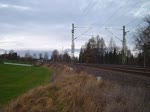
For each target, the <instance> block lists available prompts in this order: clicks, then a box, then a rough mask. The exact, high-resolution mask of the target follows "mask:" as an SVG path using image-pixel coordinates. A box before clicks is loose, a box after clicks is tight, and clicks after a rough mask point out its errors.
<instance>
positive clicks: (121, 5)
mask: <svg viewBox="0 0 150 112" xmlns="http://www.w3.org/2000/svg"><path fill="white" fill-rule="evenodd" d="M128 2H129V0H127V1H126V2H125V3H124V4H123V5H121V6H120V7H119V9H117V10H116V11H115V12H114V13H113V14H112V15H111V16H110V17H109V18H108V19H107V20H106V21H105V22H104V24H103V26H104V25H105V24H106V23H107V22H108V21H109V20H110V19H111V18H112V17H113V16H114V15H116V14H117V13H118V12H119V11H120V9H122V8H123V7H124V6H125V4H127V3H128Z"/></svg>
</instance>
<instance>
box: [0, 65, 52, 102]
mask: <svg viewBox="0 0 150 112" xmlns="http://www.w3.org/2000/svg"><path fill="white" fill-rule="evenodd" d="M50 74H51V71H49V70H48V69H47V68H42V67H24V66H15V65H4V64H0V105H4V104H6V103H7V102H8V101H10V100H11V99H14V98H15V97H17V96H19V95H21V94H23V93H25V92H27V91H28V90H29V89H31V88H34V87H37V86H39V85H42V84H45V83H48V82H49V80H50Z"/></svg>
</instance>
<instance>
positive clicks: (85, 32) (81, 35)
mask: <svg viewBox="0 0 150 112" xmlns="http://www.w3.org/2000/svg"><path fill="white" fill-rule="evenodd" d="M91 29H92V28H89V29H88V30H86V31H85V32H83V33H81V34H80V35H78V36H77V37H75V38H74V39H77V38H79V37H80V36H82V35H85V34H86V33H87V32H89V31H90V30H91Z"/></svg>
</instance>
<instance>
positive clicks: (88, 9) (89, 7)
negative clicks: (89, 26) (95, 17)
mask: <svg viewBox="0 0 150 112" xmlns="http://www.w3.org/2000/svg"><path fill="white" fill-rule="evenodd" d="M93 1H94V0H91V1H90V2H89V4H88V6H87V8H85V9H84V11H83V15H84V16H83V15H82V16H81V17H80V18H79V19H78V21H77V23H79V22H80V21H81V20H82V21H83V19H81V18H83V17H85V16H87V15H88V13H89V11H90V10H91V9H92V8H93V7H94V6H95V5H96V3H97V1H95V2H94V3H93V5H91V4H92V2H93ZM86 10H87V11H86ZM84 12H85V14H84Z"/></svg>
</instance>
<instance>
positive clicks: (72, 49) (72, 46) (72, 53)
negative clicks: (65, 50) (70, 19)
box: [71, 24, 75, 62]
mask: <svg viewBox="0 0 150 112" xmlns="http://www.w3.org/2000/svg"><path fill="white" fill-rule="evenodd" d="M74 30H75V29H74V24H72V45H71V56H72V62H74V48H75V47H74V46H75V45H74Z"/></svg>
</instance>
